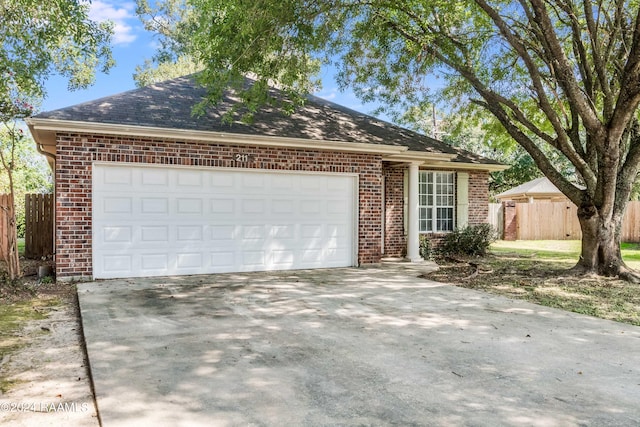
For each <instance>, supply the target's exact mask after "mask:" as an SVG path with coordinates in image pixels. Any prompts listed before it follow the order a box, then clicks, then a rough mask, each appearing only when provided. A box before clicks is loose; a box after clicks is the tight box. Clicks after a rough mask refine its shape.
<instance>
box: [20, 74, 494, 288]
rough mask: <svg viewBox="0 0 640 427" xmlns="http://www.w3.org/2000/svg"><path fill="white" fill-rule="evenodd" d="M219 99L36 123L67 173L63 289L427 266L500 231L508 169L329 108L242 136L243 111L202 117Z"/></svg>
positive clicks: (271, 118)
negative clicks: (423, 244)
mask: <svg viewBox="0 0 640 427" xmlns="http://www.w3.org/2000/svg"><path fill="white" fill-rule="evenodd" d="M274 94H275V95H276V96H279V92H278V91H276V90H275V89H274ZM204 96H205V91H204V89H202V88H200V87H198V86H197V85H196V84H195V82H194V80H193V78H192V77H189V76H187V77H182V78H178V79H174V80H169V81H166V82H163V83H159V84H155V85H151V86H148V87H144V88H140V89H135V90H132V91H129V92H124V93H121V94H118V95H114V96H109V97H106V98H102V99H98V100H95V101H91V102H86V103H83V104H79V105H75V106H71V107H68V108H63V109H60V110H56V111H51V112H45V113H41V114H38V115H37V116H35V117H32V118H29V119H28V120H27V123H28V124H29V127H30V130H31V132H32V134H33V136H34V138H35V140H36V143H37V144H38V146H39V148H40V150H42V151H44V152H46V153H48V156H49V159H50V162H51V164H52V166H53V168H54V170H55V193H56V220H55V230H56V231H55V233H56V234H55V237H56V238H55V240H56V241H55V250H56V274H57V277H58V279H62V280H65V279H66V280H70V279H91V278H114V277H142V276H164V275H179V274H202V273H216V272H235V271H260V270H285V269H301V268H323V267H344V266H356V265H361V264H370V263H377V262H380V260H381V258H382V257H383V256H390V257H399V256H407V257H408V258H409V259H410V260H412V261H417V260H419V259H420V258H419V254H418V240H419V235H420V234H421V233H425V234H428V235H429V237H430V238H432V239H436V240H437V239H438V238H441V237H442V236H443V233H446V232H448V231H451V230H453V229H454V228H455V227H457V226H462V225H466V224H477V223H482V222H486V220H487V212H488V186H487V179H488V174H489V172H491V171H496V170H502V169H504V168H505V167H504V166H503V165H500V164H498V163H496V162H495V161H492V160H489V159H486V158H482V157H480V156H477V155H474V154H472V153H469V152H466V151H463V150H458V149H454V148H452V147H449V146H447V145H446V144H444V143H442V142H439V141H436V140H434V139H431V138H429V137H427V136H424V135H420V134H417V133H415V132H411V131H409V130H406V129H403V128H400V127H397V126H394V125H391V124H389V123H386V122H383V121H380V120H378V119H375V118H373V117H370V116H367V115H364V114H361V113H358V112H356V111H353V110H349V109H347V108H344V107H341V106H339V105H336V104H334V103H331V102H328V101H325V100H322V99H319V98H316V97H309V99H308V102H307V103H306V105H305V106H304V107H301V108H299V109H298V110H297V111H296V112H295V113H294V114H292V115H290V116H284V115H282V114H281V113H280V112H278V111H276V110H274V109H272V108H265V109H263V110H261V111H259V112H258V113H256V114H255V117H254V121H253V122H252V123H251V124H247V123H243V122H241V121H240V120H236V121H234V122H233V123H232V124H226V123H224V122H223V121H222V120H221V119H222V116H223V114H224V113H225V112H227V111H229V109H231V108H232V107H233V106H234V105H237V104H238V102H239V100H238V99H237V98H235V97H234V96H233V94H231V93H228V94H227V95H226V96H225V98H224V99H223V100H222V101H221V102H220V103H219V104H217V105H216V106H215V107H213V108H211V109H210V110H209V111H208V112H207V113H206V114H204V115H203V116H200V117H196V116H194V115H192V107H193V106H194V105H195V104H196V103H197V102H199V101H200V100H202V99H203V97H204ZM408 206H409V207H410V208H408Z"/></svg>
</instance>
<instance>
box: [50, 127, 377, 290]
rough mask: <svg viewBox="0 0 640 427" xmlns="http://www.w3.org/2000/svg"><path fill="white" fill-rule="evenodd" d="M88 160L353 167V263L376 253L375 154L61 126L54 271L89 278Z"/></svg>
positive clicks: (343, 170) (374, 257)
mask: <svg viewBox="0 0 640 427" xmlns="http://www.w3.org/2000/svg"><path fill="white" fill-rule="evenodd" d="M237 153H243V154H248V155H249V156H250V161H249V162H244V163H238V162H236V161H235V160H234V158H233V156H234V154H237ZM94 161H101V162H129V163H146V164H157V165H186V166H198V167H225V168H234V167H235V168H237V167H241V168H255V169H272V170H292V171H308V172H336V173H355V174H358V176H359V180H358V184H359V200H360V203H359V207H358V222H359V230H358V263H359V264H368V263H376V262H379V261H380V252H381V250H380V239H381V235H380V233H381V228H382V224H381V222H382V189H381V184H382V160H381V157H380V156H379V155H372V154H358V153H335V152H329V151H314V150H301V149H293V148H277V147H259V146H245V145H242V146H240V145H226V144H208V143H201V142H188V141H167V140H151V139H144V138H132V137H126V136H100V135H82V134H70V133H64V134H58V135H57V156H56V195H57V197H56V224H57V229H56V243H55V245H56V274H57V277H59V278H65V277H67V278H71V277H77V278H80V277H82V278H90V277H91V276H92V274H93V271H92V269H93V267H92V237H91V236H92V228H91V221H92V202H91V200H92V199H91V198H92V178H91V164H92V162H94Z"/></svg>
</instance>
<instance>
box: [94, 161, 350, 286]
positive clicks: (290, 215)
mask: <svg viewBox="0 0 640 427" xmlns="http://www.w3.org/2000/svg"><path fill="white" fill-rule="evenodd" d="M356 182H357V181H356V177H355V176H354V175H338V174H309V173H285V172H265V171H260V170H246V169H243V170H235V169H234V170H229V169H213V170H212V169H194V168H185V167H147V166H132V165H122V164H117V165H113V164H94V166H93V274H94V277H95V278H118V277H145V276H165V275H183V274H203V273H223V272H239V271H264V270H288V269H301V268H320V267H346V266H352V265H355V245H356V237H355V230H356V207H355V206H356V202H355V200H356V194H357V191H356V185H357V184H356Z"/></svg>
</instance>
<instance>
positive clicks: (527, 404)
mask: <svg viewBox="0 0 640 427" xmlns="http://www.w3.org/2000/svg"><path fill="white" fill-rule="evenodd" d="M424 268H426V267H423V269H424ZM419 274H420V268H417V269H416V268H407V267H406V265H402V264H400V265H385V266H382V267H375V268H361V269H356V268H348V269H334V270H315V271H295V272H280V273H252V274H224V275H212V276H192V277H177V278H155V279H127V280H112V281H103V282H94V283H85V284H81V285H79V286H78V295H79V300H80V307H81V312H82V319H83V326H84V334H85V337H86V342H87V348H88V352H89V360H90V364H91V371H92V373H93V380H94V383H95V393H96V397H97V404H98V410H99V415H100V417H101V420H102V423H103V425H104V426H105V427H113V426H128V425H131V426H142V425H148V426H263V425H264V426H325V425H327V426H329V425H331V426H333V425H341V426H354V425H358V426H360V425H367V426H368V425H372V426H379V425H400V426H410V425H421V426H422V425H427V426H449V425H452V426H459V425H464V426H500V425H505V426H577V425H581V426H582V425H584V426H638V425H640V328H638V327H633V326H627V325H624V324H619V323H614V322H608V321H603V320H597V319H594V318H590V317H586V316H581V315H577V314H572V313H566V312H562V311H559V310H553V309H549V308H546V307H541V306H537V305H532V304H528V303H525V302H520V301H513V300H509V299H506V298H500V297H495V296H490V295H488V294H485V293H481V292H475V291H471V290H466V289H461V288H457V287H454V286H449V285H443V284H439V283H435V282H430V281H427V280H424V279H419V278H417V276H418V275H419Z"/></svg>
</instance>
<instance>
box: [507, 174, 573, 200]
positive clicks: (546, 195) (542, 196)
mask: <svg viewBox="0 0 640 427" xmlns="http://www.w3.org/2000/svg"><path fill="white" fill-rule="evenodd" d="M495 197H496V199H498V201H499V202H506V201H513V202H516V203H535V202H567V201H569V199H568V198H567V196H565V195H564V194H563V193H562V192H561V191H560V190H558V188H557V187H556V186H555V185H553V184H552V183H551V181H549V178H547V177H543V178H536V179H534V180H533V181H529V182H525V183H524V184H520V185H518V186H517V187H514V188H512V189H510V190H507V191H505V192H504V193H500V194H498V195H496V196H495Z"/></svg>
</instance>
